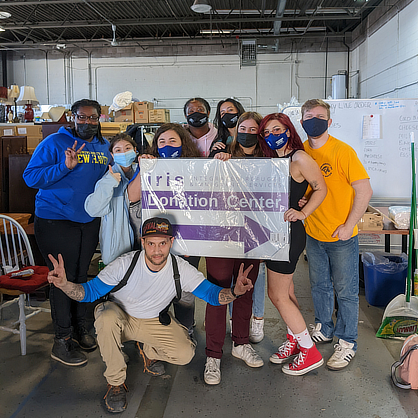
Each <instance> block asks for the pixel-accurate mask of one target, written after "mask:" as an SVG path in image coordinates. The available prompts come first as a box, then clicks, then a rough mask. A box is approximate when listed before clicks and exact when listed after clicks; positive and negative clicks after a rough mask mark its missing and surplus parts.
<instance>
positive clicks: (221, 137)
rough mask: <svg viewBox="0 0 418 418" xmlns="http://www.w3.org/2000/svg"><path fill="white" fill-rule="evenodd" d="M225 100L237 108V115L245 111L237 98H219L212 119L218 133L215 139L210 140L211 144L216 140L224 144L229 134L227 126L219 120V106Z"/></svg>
mask: <svg viewBox="0 0 418 418" xmlns="http://www.w3.org/2000/svg"><path fill="white" fill-rule="evenodd" d="M226 102H231V103H232V104H233V105H234V106H235V107H236V108H237V110H238V116H241V115H242V114H243V113H244V112H245V109H244V107H243V106H242V104H241V103H240V102H238V101H237V100H235V99H231V98H229V99H225V100H221V101H220V102H219V103H218V106H217V107H216V115H215V118H214V119H213V124H214V125H215V126H216V128H217V129H218V133H217V134H216V136H215V139H214V140H213V142H212V145H213V144H214V143H215V142H218V141H222V142H223V143H224V144H225V143H226V140H227V139H228V137H229V136H230V133H229V131H228V128H227V127H225V125H224V124H223V123H222V120H221V106H222V105H223V104H224V103H226ZM237 126H238V123H237ZM212 145H211V147H212Z"/></svg>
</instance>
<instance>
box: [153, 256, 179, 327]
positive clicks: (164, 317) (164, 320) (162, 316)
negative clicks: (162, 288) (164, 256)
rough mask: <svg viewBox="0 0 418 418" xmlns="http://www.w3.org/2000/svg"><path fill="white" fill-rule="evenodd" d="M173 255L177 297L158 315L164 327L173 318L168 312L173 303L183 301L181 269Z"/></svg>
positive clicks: (172, 261)
mask: <svg viewBox="0 0 418 418" xmlns="http://www.w3.org/2000/svg"><path fill="white" fill-rule="evenodd" d="M170 255H171V263H172V265H173V277H174V284H175V285H176V296H175V297H174V298H173V300H172V301H171V302H170V303H169V304H168V305H167V306H166V307H165V308H164V309H163V310H162V311H161V312H160V314H159V315H158V319H159V321H160V323H161V324H162V325H170V323H171V318H170V315H169V314H168V310H169V309H170V306H171V304H172V303H173V302H177V301H179V300H180V299H181V283H180V273H179V267H178V265H177V260H176V257H174V255H173V254H170Z"/></svg>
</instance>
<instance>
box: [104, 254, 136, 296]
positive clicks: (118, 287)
mask: <svg viewBox="0 0 418 418" xmlns="http://www.w3.org/2000/svg"><path fill="white" fill-rule="evenodd" d="M140 253H141V251H136V253H135V254H134V256H133V258H132V261H131V264H130V265H129V268H128V270H127V272H126V273H125V275H124V276H123V279H122V280H121V281H120V282H119V284H117V285H116V286H115V287H114V288H113V289H112V290H111V291H110V292H109V293H114V292H117V291H118V290H120V289H122V287H124V286H126V283H128V280H129V277H130V276H131V274H132V270H133V269H134V268H135V266H136V262H137V261H138V258H139V255H140Z"/></svg>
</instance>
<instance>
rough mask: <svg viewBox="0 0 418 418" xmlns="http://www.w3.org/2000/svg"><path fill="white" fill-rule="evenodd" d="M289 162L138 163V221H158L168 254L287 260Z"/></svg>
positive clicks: (194, 161) (250, 160) (156, 161)
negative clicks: (166, 235)
mask: <svg viewBox="0 0 418 418" xmlns="http://www.w3.org/2000/svg"><path fill="white" fill-rule="evenodd" d="M289 179H290V177H289V160H288V159H287V158H285V159H279V158H274V159H270V158H266V159H231V160H229V161H226V162H225V161H220V160H215V159H213V160H206V159H199V158H196V159H183V158H176V159H161V158H159V159H141V187H142V220H143V221H145V220H146V219H148V218H152V217H153V216H162V217H165V218H167V219H169V220H170V222H171V223H172V224H173V227H174V231H175V238H176V239H175V240H174V246H173V253H175V254H182V255H197V256H211V257H226V258H256V259H272V260H280V261H288V260H289V224H288V222H284V219H283V215H284V213H285V212H286V210H287V209H288V207H289V185H290V181H289Z"/></svg>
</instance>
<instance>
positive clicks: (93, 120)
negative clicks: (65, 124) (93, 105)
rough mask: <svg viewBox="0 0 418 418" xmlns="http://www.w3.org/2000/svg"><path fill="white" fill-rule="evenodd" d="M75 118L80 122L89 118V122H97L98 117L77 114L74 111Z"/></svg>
mask: <svg viewBox="0 0 418 418" xmlns="http://www.w3.org/2000/svg"><path fill="white" fill-rule="evenodd" d="M76 116H77V119H78V120H80V121H81V122H85V121H86V120H87V119H89V120H90V122H97V121H98V120H99V117H98V116H97V115H91V116H86V115H79V114H78V113H76Z"/></svg>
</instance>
